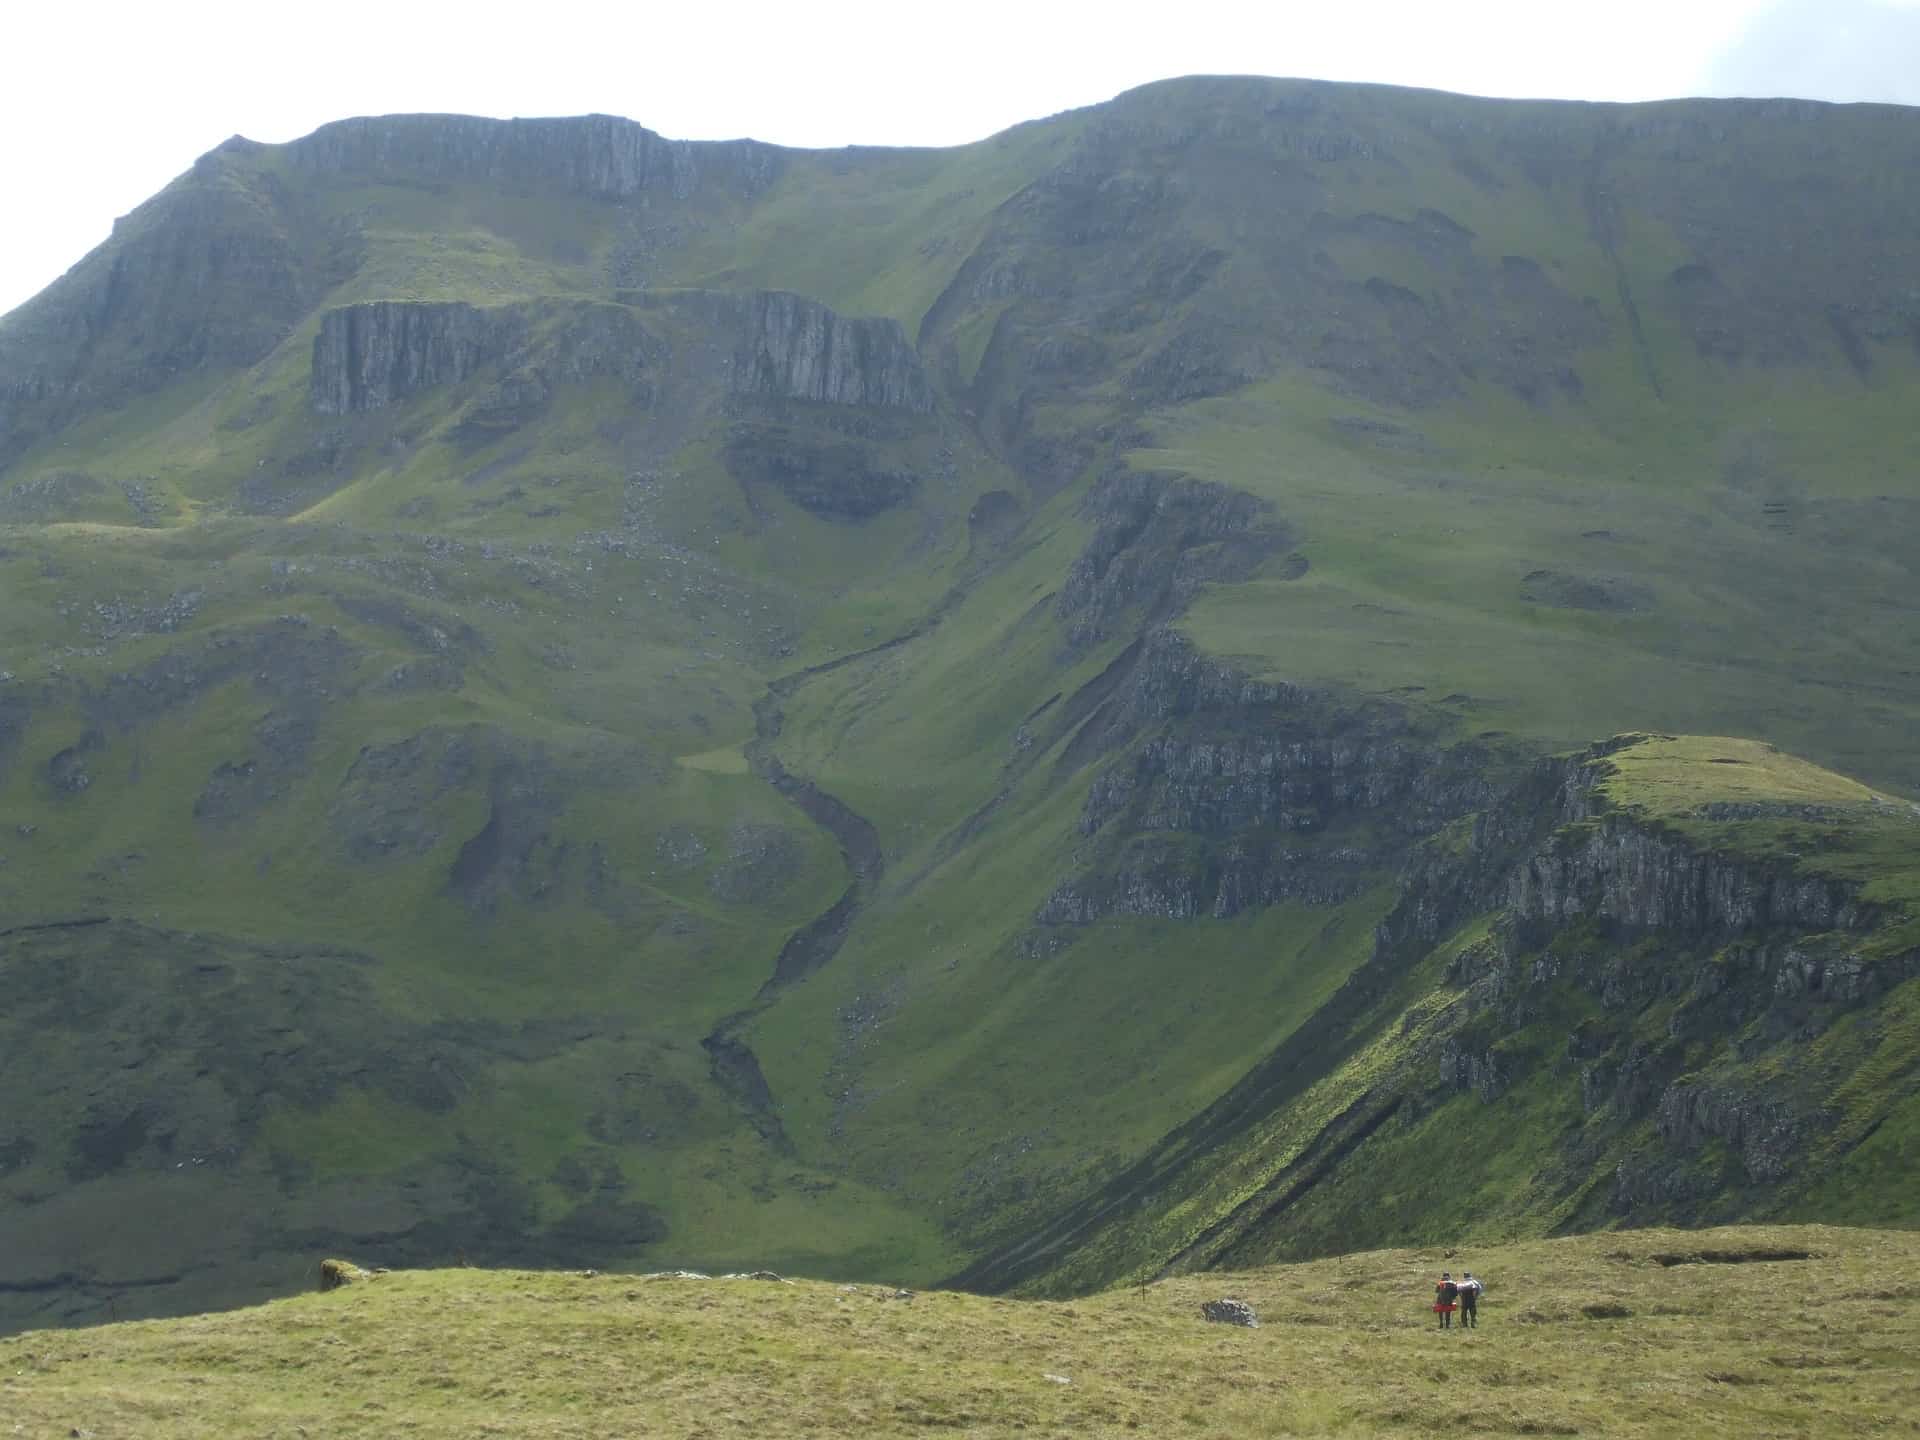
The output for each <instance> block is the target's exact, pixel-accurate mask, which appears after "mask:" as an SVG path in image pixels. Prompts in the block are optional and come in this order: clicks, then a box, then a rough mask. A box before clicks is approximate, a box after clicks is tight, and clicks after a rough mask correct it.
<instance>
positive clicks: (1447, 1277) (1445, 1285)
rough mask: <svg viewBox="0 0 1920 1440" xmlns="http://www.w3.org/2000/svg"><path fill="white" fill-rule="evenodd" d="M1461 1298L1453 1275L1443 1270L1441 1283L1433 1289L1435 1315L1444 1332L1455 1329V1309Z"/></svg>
mask: <svg viewBox="0 0 1920 1440" xmlns="http://www.w3.org/2000/svg"><path fill="white" fill-rule="evenodd" d="M1459 1298H1460V1287H1459V1286H1458V1285H1456V1284H1454V1283H1453V1276H1452V1274H1451V1273H1449V1272H1448V1271H1445V1270H1442V1271H1441V1272H1440V1283H1439V1284H1438V1285H1436V1286H1434V1287H1433V1313H1434V1314H1436V1315H1438V1316H1439V1317H1440V1328H1441V1329H1442V1330H1451V1329H1452V1328H1453V1307H1454V1303H1455V1302H1456V1301H1457V1300H1458V1299H1459Z"/></svg>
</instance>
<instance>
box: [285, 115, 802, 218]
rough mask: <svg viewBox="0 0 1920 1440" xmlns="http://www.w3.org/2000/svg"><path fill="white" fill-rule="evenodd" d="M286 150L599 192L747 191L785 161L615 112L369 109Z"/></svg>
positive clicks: (344, 166)
mask: <svg viewBox="0 0 1920 1440" xmlns="http://www.w3.org/2000/svg"><path fill="white" fill-rule="evenodd" d="M286 154H287V157H288V159H289V161H290V162H291V163H292V164H293V165H294V166H295V167H297V168H298V169H301V170H304V171H308V172H312V173H316V174H322V175H344V176H354V177H364V178H368V179H380V180H395V179H410V178H432V179H435V180H440V181H448V180H467V181H479V182H485V183H489V184H494V185H503V186H509V187H520V188H533V187H541V188H560V189H563V190H566V191H569V192H571V193H574V194H579V195H585V196H590V197H592V198H595V199H602V200H629V199H633V198H635V197H638V196H642V195H656V194H657V195H663V196H667V197H670V198H673V199H679V200H685V199H687V198H688V197H689V196H691V195H692V194H693V193H694V192H695V191H696V190H698V189H699V188H700V187H701V186H702V185H715V186H719V187H722V188H724V189H727V190H729V191H731V192H733V193H737V194H741V195H753V194H757V193H758V192H760V191H762V190H764V189H766V187H767V186H769V185H770V184H772V183H773V181H774V180H775V179H776V178H777V177H778V176H779V174H780V171H781V168H782V162H783V152H782V151H781V150H780V149H779V148H777V147H776V146H772V145H764V144H761V143H760V142H758V141H755V140H726V141H706V142H702V141H688V140H667V139H663V138H662V137H661V136H659V135H656V134H655V133H654V132H653V131H651V130H649V129H647V128H646V127H645V126H644V125H637V124H635V123H634V122H633V121H631V120H623V119H620V118H619V117H617V116H613V115H580V116H570V117H565V118H556V119H514V120H491V119H485V118H482V117H480V116H474V115H378V116H368V117H363V118H358V119H353V120H341V121H337V122H335V123H334V124H331V125H323V126H322V127H321V128H320V129H318V130H316V131H314V132H313V134H311V135H308V136H307V137H305V138H304V139H301V140H296V141H294V142H293V143H292V144H291V145H288V146H287V147H286Z"/></svg>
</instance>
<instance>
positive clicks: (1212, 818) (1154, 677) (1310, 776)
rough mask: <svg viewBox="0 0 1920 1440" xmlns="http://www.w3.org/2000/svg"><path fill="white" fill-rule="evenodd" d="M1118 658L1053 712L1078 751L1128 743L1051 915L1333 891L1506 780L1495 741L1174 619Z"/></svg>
mask: <svg viewBox="0 0 1920 1440" xmlns="http://www.w3.org/2000/svg"><path fill="white" fill-rule="evenodd" d="M1116 671H1117V673H1113V672H1110V677H1111V678H1107V679H1106V688H1105V690H1104V693H1102V694H1100V696H1099V698H1098V700H1097V702H1096V703H1095V704H1094V705H1093V707H1092V708H1091V711H1090V712H1089V709H1088V705H1087V702H1086V700H1085V699H1084V698H1083V697H1081V696H1076V697H1075V698H1074V699H1073V700H1072V701H1070V702H1068V704H1067V705H1066V706H1065V707H1063V709H1062V711H1061V713H1060V715H1059V718H1058V719H1057V720H1055V722H1054V723H1055V725H1057V726H1058V727H1060V728H1061V729H1062V730H1065V729H1068V728H1071V727H1073V726H1076V725H1077V726H1078V729H1077V731H1075V733H1074V738H1073V739H1072V740H1071V741H1070V742H1069V745H1068V747H1067V751H1066V755H1067V757H1068V760H1069V761H1070V762H1084V761H1089V760H1091V759H1093V758H1094V757H1096V756H1098V755H1100V754H1102V753H1107V752H1111V751H1114V750H1121V751H1123V754H1122V756H1121V758H1119V759H1117V760H1115V761H1113V762H1111V763H1110V764H1108V765H1107V767H1106V768H1105V769H1104V770H1102V771H1101V772H1100V773H1099V774H1097V775H1096V776H1095V777H1094V778H1093V781H1092V783H1091V785H1090V786H1089V789H1088V794H1087V799H1086V802H1085V805H1084V807H1083V809H1082V812H1081V817H1080V833H1081V834H1082V835H1083V836H1085V837H1087V838H1088V840H1089V841H1090V842H1091V843H1090V845H1089V853H1090V859H1091V863H1089V864H1086V865H1085V866H1084V868H1083V869H1082V871H1081V872H1080V873H1079V874H1077V875H1075V876H1074V877H1072V878H1071V879H1069V880H1067V881H1066V882H1064V883H1063V884H1061V885H1060V886H1059V887H1057V888H1056V889H1055V890H1054V892H1053V893H1052V895H1050V896H1049V897H1048V899H1047V900H1046V902H1045V903H1044V904H1043V905H1042V906H1041V907H1040V910H1039V912H1038V913H1037V914H1036V916H1035V919H1036V921H1037V922H1038V923H1040V924H1043V925H1062V924H1068V925H1078V924H1086V923H1089V922H1091V921H1094V920H1098V919H1101V918H1104V917H1105V916H1108V915H1141V916H1149V915H1151V916H1160V917H1167V918H1176V919H1179V918H1191V917H1197V916H1213V917H1216V918H1224V917H1226V916H1229V915H1235V914H1238V913H1240V912H1242V911H1244V910H1248V909H1254V908H1258V907H1260V906H1264V905H1274V904H1279V903H1281V902H1283V901H1289V900H1292V901H1304V902H1305V903H1308V904H1320V905H1332V904H1338V903H1340V902H1342V901H1344V900H1348V899H1351V898H1352V897H1353V896H1354V895H1356V894H1358V893H1359V892H1360V891H1362V890H1364V889H1366V888H1368V887H1369V886H1371V885H1375V884H1379V883H1381V882H1382V881H1384V880H1386V879H1388V878H1390V877H1391V876H1392V875H1393V874H1394V873H1395V872H1396V871H1398V870H1400V869H1401V868H1402V866H1403V865H1404V864H1405V862H1406V860H1407V857H1408V855H1409V853H1410V852H1411V850H1412V848H1413V846H1414V845H1415V844H1416V842H1418V841H1419V840H1420V839H1421V838H1423V837H1425V836H1427V835H1430V834H1432V833H1434V832H1435V831H1437V830H1439V829H1440V828H1442V827H1443V826H1445V825H1447V824H1449V823H1450V822H1452V821H1453V820H1455V819H1456V818H1458V817H1460V816H1463V815H1466V814H1468V813H1469V812H1471V811H1473V810H1475V809H1477V808H1480V807H1483V806H1486V805H1488V804H1489V803H1490V802H1491V801H1492V800H1493V799H1494V798H1495V797H1496V796H1497V794H1498V793H1499V792H1498V787H1497V781H1496V779H1494V778H1493V775H1494V774H1495V773H1497V771H1498V769H1499V767H1500V764H1501V758H1500V757H1499V756H1498V755H1497V754H1496V753H1495V752H1493V751H1492V750H1490V749H1489V748H1488V747H1486V746H1483V745H1477V744H1461V745H1448V744H1445V743H1442V742H1440V741H1439V740H1438V739H1436V738H1435V737H1434V736H1433V735H1431V734H1429V733H1426V732H1425V731H1424V730H1423V729H1422V728H1421V726H1420V724H1419V723H1418V722H1416V720H1415V719H1414V717H1413V716H1412V715H1411V714H1410V712H1408V711H1407V710H1405V709H1404V708H1402V707H1399V706H1396V705H1391V704H1386V703H1374V702H1365V703H1362V702H1347V701H1342V700H1340V699H1338V698H1336V697H1333V696H1331V695H1326V694H1321V693H1317V692H1314V691H1309V690H1304V689H1302V688H1300V687H1298V686H1292V685H1285V684H1278V683H1273V682H1266V681H1256V680H1252V679H1250V678H1249V677H1247V676H1246V675H1244V674H1243V673H1241V672H1239V671H1236V670H1235V669H1233V667H1231V666H1228V665H1223V664H1221V663H1220V662H1218V661H1214V660H1210V659H1207V658H1206V657H1204V656H1202V655H1200V654H1199V653H1198V652H1197V651H1196V650H1194V648H1193V647H1192V645H1191V644H1190V643H1189V642H1187V641H1186V640H1185V639H1183V638H1182V637H1180V636H1179V635H1178V634H1177V633H1174V632H1170V631H1156V632H1153V633H1152V634H1150V635H1149V636H1148V637H1147V638H1146V639H1145V640H1144V641H1143V642H1141V643H1140V645H1138V646H1137V647H1136V648H1135V649H1133V650H1131V651H1129V652H1127V654H1126V655H1124V656H1123V658H1122V660H1121V661H1120V662H1116ZM1098 683H1099V682H1096V684H1098ZM1089 688H1090V689H1092V688H1094V687H1089Z"/></svg>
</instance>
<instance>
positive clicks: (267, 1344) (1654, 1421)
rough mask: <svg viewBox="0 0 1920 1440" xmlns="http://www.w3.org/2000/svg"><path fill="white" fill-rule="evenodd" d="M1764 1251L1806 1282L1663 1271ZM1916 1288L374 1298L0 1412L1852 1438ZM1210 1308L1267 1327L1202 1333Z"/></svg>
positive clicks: (199, 1342)
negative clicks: (1218, 1305) (1433, 1296)
mask: <svg viewBox="0 0 1920 1440" xmlns="http://www.w3.org/2000/svg"><path fill="white" fill-rule="evenodd" d="M1755 1251H1771V1252H1774V1253H1779V1252H1783V1251H1785V1252H1797V1253H1801V1254H1809V1255H1811V1257H1812V1258H1810V1259H1806V1260H1800V1261H1794V1260H1784V1261H1782V1260H1774V1261H1760V1262H1757V1263H1745V1264H1724V1263H1722V1264H1713V1263H1707V1264H1699V1263H1695V1264H1680V1265H1672V1266H1666V1265H1662V1264H1660V1263H1658V1261H1657V1260H1656V1259H1655V1258H1654V1257H1655V1256H1659V1255H1668V1256H1676V1255H1677V1256H1687V1255H1701V1254H1708V1255H1711V1254H1715V1253H1733V1254H1738V1253H1751V1252H1755ZM1468 1265H1472V1266H1473V1268H1475V1269H1476V1271H1478V1272H1479V1273H1480V1274H1482V1275H1483V1276H1484V1277H1485V1278H1486V1281H1487V1284H1488V1287H1489V1288H1488V1290H1487V1294H1486V1299H1485V1301H1484V1303H1483V1305H1482V1311H1481V1320H1482V1323H1481V1325H1480V1327H1479V1328H1478V1329H1477V1330H1476V1331H1473V1332H1470V1333H1442V1332H1440V1331H1438V1329H1437V1328H1436V1326H1435V1325H1434V1323H1433V1320H1432V1317H1431V1316H1430V1315H1429V1314H1427V1313H1426V1311H1425V1309H1424V1305H1425V1303H1426V1297H1427V1295H1428V1294H1429V1293H1430V1288H1431V1285H1432V1283H1433V1280H1434V1278H1435V1276H1436V1275H1437V1274H1438V1272H1439V1271H1440V1270H1441V1269H1442V1268H1451V1269H1454V1270H1456V1271H1458V1270H1459V1269H1462V1268H1465V1267H1466V1266H1468ZM1916 1285H1920V1242H1916V1240H1915V1239H1914V1238H1913V1237H1912V1236H1910V1235H1900V1234H1890V1233H1884V1232H1875V1231H1867V1230H1839V1229H1831V1228H1821V1227H1816V1228H1773V1227H1761V1228H1742V1229H1735V1230H1718V1231H1707V1232H1692V1233H1687V1234H1677V1233H1672V1232H1661V1231H1643V1232H1638V1233H1635V1234H1634V1235H1632V1236H1631V1237H1594V1238H1591V1239H1582V1240H1563V1241H1554V1242H1550V1243H1540V1242H1533V1243H1528V1244H1522V1245H1514V1246H1503V1247H1500V1248H1498V1249H1492V1250H1485V1251H1477V1252H1467V1251H1456V1250H1452V1249H1448V1250H1444V1251H1442V1250H1440V1249H1426V1250H1390V1251H1376V1252H1370V1253H1366V1254H1356V1255H1347V1256H1343V1257H1341V1258H1339V1259H1333V1260H1324V1261H1318V1262H1314V1263H1311V1264H1304V1265H1295V1266H1286V1267H1282V1268H1277V1269H1267V1270H1255V1271H1249V1272H1245V1273H1237V1274H1221V1275H1210V1276H1205V1277H1183V1278H1180V1279H1176V1280H1170V1281H1165V1282H1161V1283H1159V1284H1156V1285H1154V1286H1152V1287H1151V1288H1150V1289H1146V1290H1124V1291H1114V1292H1111V1293H1108V1294H1103V1295H1097V1296H1092V1297H1089V1298H1087V1299H1084V1300H1079V1301H1074V1302H1071V1303H1067V1304H1051V1303H1044V1302H1031V1301H1027V1302H1023V1301H1007V1300H989V1299H983V1298H979V1297H975V1296H968V1295H960V1294H951V1293H942V1292H932V1293H926V1294H921V1295H917V1296H915V1297H913V1298H912V1299H899V1300H896V1299H889V1298H887V1296H888V1292H887V1291H886V1290H884V1289H874V1288H872V1287H867V1286H861V1287H838V1288H837V1287H834V1286H831V1285H823V1284H818V1283H811V1282H808V1283H800V1284H773V1283H768V1282H762V1281H754V1280H747V1279H738V1280H718V1279H716V1280H693V1279H671V1278H640V1277H634V1276H623V1275H618V1274H605V1275H599V1276H595V1277H592V1278H588V1277H584V1276H581V1275H577V1274H553V1273H549V1274H537V1273H526V1272H511V1271H503V1272H486V1271H473V1270H461V1271H420V1272H395V1273H393V1274H390V1275H386V1276H382V1277H379V1278H377V1279H374V1280H372V1281H369V1282H364V1283H363V1284H362V1285H360V1286H355V1287H350V1288H349V1289H348V1290H346V1291H345V1292H343V1293H342V1292H336V1293H334V1294H330V1295H325V1296H322V1295H307V1296H303V1297H300V1298H298V1299H292V1300H284V1301H278V1302H275V1303H274V1304H272V1305H268V1306H265V1307H262V1308H259V1309H254V1310H246V1311H239V1312H234V1313H230V1314H226V1315H218V1316H206V1317H198V1318H193V1319H186V1320H175V1321H167V1322H159V1323H145V1324H130V1325H116V1326H110V1327H105V1328H99V1329H92V1330H86V1331H75V1332H66V1333H39V1334H27V1335H19V1336H14V1337H11V1338H9V1339H7V1340H4V1341H0V1404H4V1406H5V1409H6V1413H7V1414H8V1416H9V1417H10V1418H12V1419H13V1420H14V1421H15V1423H16V1424H19V1425H23V1426H25V1427H27V1430H28V1432H30V1433H34V1434H40V1433H47V1434H55V1433H65V1432H66V1431H67V1430H69V1429H76V1430H83V1431H90V1432H92V1433H94V1434H98V1435H101V1436H113V1435H121V1434H135V1433H137V1434H140V1435H146V1436H155V1437H167V1436H174V1435H194V1436H221V1435H250V1436H276V1435H289V1436H291V1435H296V1434H300V1433H302V1432H303V1430H306V1429H315V1430H319V1429H324V1430H325V1431H326V1433H328V1434H331V1435H362V1434H365V1435H374V1434H380V1435H385V1434H389V1433H391V1432H392V1430H393V1429H394V1428H395V1427H396V1426H404V1427H405V1428H406V1429H407V1430H409V1431H410V1432H411V1433H415V1434H420V1435H471V1434H485V1433H490V1432H493V1431H496V1430H497V1431H499V1432H501V1433H506V1432H508V1431H511V1432H512V1433H516V1434H541V1435H552V1436H573V1435H580V1436H586V1435H604V1434H608V1433H628V1432H633V1433H643V1432H644V1433H654V1432H666V1431H673V1432H676V1433H677V1432H682V1431H684V1432H686V1433H698V1434H706V1435H715V1436H719V1435H734V1434H746V1433H753V1434H759V1435H773V1436H779V1435H802V1434H806V1435H812V1434H824V1433H828V1432H836V1433H837V1432H844V1431H847V1430H858V1431H860V1432H861V1433H864V1434H876V1435H897V1434H915V1433H920V1432H921V1431H923V1430H924V1429H925V1428H926V1427H928V1426H938V1427H945V1428H962V1429H965V1430H966V1431H967V1432H968V1433H970V1434H980V1435H1013V1434H1032V1433H1035V1432H1036V1431H1038V1432H1044V1433H1049V1434H1074V1435H1125V1434H1134V1433H1143V1432H1144V1433H1152V1434H1156V1435H1186V1434H1194V1435H1199V1434H1220V1433H1223V1432H1226V1433H1231V1434H1235V1435H1249V1436H1264V1435H1273V1436H1280V1435H1329V1436H1373V1435H1381V1436H1388V1435H1424V1434H1431V1433H1433V1431H1434V1430H1435V1429H1436V1428H1439V1429H1454V1428H1460V1429H1466V1430H1472V1431H1483V1430H1496V1431H1502V1432H1511V1433H1521V1434H1582V1435H1617V1436H1631V1437H1655V1436H1686V1435H1696V1434H1700V1433H1702V1432H1703V1431H1708V1430H1710V1431H1715V1432H1722V1431H1727V1432H1740V1433H1749V1434H1774V1433H1791V1434H1795V1435H1852V1434H1859V1433H1861V1432H1863V1431H1865V1430H1870V1429H1875V1428H1880V1427H1884V1426H1886V1425H1889V1424H1893V1423H1895V1422H1896V1417H1899V1416H1902V1415H1904V1414H1906V1413H1908V1412H1909V1411H1910V1410H1911V1409H1912V1407H1913V1405H1914V1404H1915V1402H1916V1400H1920V1376H1917V1375H1916V1370H1915V1365H1914V1360H1913V1354H1914V1345H1915V1342H1916V1340H1920V1335H1916V1333H1915V1313H1916V1312H1915V1310H1914V1307H1913V1305H1912V1303H1911V1302H1912V1298H1913V1296H1914V1293H1915V1288H1916ZM1222 1295H1232V1296H1236V1297H1239V1298H1243V1299H1245V1300H1246V1301H1248V1302H1249V1303H1251V1304H1252V1305H1253V1306H1254V1307H1255V1308H1256V1309H1257V1310H1258V1311H1259V1312H1260V1314H1261V1316H1262V1318H1263V1320H1264V1322H1265V1323H1264V1324H1263V1325H1262V1326H1261V1328H1259V1329H1255V1330H1240V1329H1235V1328H1233V1327H1229V1326H1213V1325H1207V1324H1205V1323H1203V1322H1202V1321H1201V1319H1200V1318H1199V1315H1198V1307H1199V1305H1200V1303H1201V1302H1203V1301H1205V1300H1210V1299H1214V1298H1218V1297H1220V1296H1222ZM1589 1310H1594V1311H1598V1312H1600V1316H1601V1318H1594V1317H1592V1316H1590V1315H1589V1314H1588V1313H1587V1312H1588V1311H1589ZM1609 1315H1611V1316H1612V1317H1614V1318H1607V1317H1608V1316H1609Z"/></svg>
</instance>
